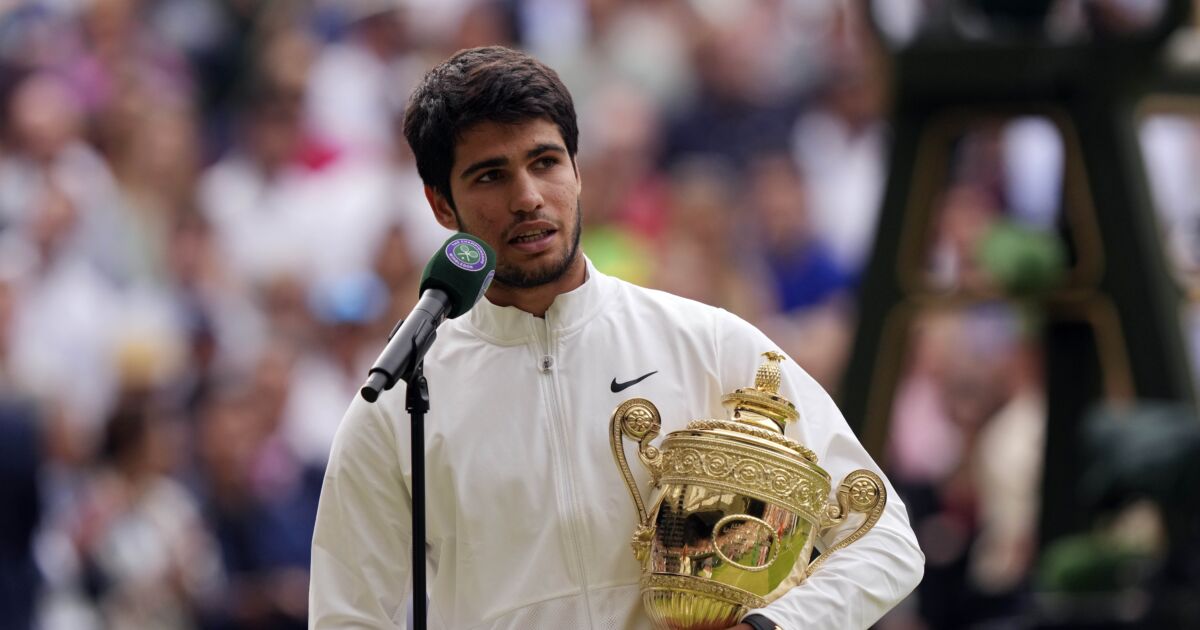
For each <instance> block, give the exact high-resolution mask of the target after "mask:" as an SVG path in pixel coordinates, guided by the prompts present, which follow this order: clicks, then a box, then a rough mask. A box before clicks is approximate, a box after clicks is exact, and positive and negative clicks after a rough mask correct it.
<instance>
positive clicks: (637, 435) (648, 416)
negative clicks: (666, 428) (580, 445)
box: [608, 398, 662, 561]
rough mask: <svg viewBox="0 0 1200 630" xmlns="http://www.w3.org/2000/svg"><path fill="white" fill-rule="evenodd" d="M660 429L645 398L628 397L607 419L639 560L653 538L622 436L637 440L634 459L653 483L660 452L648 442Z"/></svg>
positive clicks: (659, 466)
mask: <svg viewBox="0 0 1200 630" xmlns="http://www.w3.org/2000/svg"><path fill="white" fill-rule="evenodd" d="M661 428H662V417H661V416H660V415H659V413H658V408H657V407H655V406H654V403H652V402H650V401H649V400H646V399H645V398H631V399H629V400H627V401H625V402H623V403H621V405H620V406H619V407H617V409H616V411H614V412H613V415H612V419H611V420H609V423H608V429H609V442H610V444H611V446H612V453H613V459H615V460H616V462H617V468H618V469H620V471H621V477H622V478H623V479H625V486H626V487H627V488H629V496H631V497H633V504H634V506H635V507H636V508H637V512H638V528H637V531H636V532H635V533H634V535H633V542H632V545H633V554H634V555H635V556H636V557H637V559H638V560H639V561H641V560H645V559H646V557H647V556H648V555H649V553H650V541H651V540H652V539H653V537H654V527H653V526H652V525H651V524H650V513H649V511H647V510H646V503H645V501H644V500H643V499H642V493H641V492H639V491H638V487H637V481H636V480H635V479H634V478H633V471H632V470H630V469H629V462H628V461H627V460H626V459H625V448H624V443H623V441H622V436H624V437H628V438H629V439H631V440H634V441H636V442H637V443H638V459H640V460H642V464H643V465H644V466H646V468H647V469H649V471H650V482H651V484H652V485H655V486H657V485H658V481H659V479H660V478H661V477H662V451H660V450H659V449H658V448H656V447H654V446H652V445H651V444H650V441H651V440H653V439H654V438H655V437H657V436H658V433H659V430H660V429H661Z"/></svg>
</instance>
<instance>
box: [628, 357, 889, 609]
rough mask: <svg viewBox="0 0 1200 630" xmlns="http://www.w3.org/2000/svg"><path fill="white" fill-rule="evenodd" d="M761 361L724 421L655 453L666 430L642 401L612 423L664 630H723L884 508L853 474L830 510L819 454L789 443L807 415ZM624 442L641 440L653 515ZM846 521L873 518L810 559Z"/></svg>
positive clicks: (650, 600)
mask: <svg viewBox="0 0 1200 630" xmlns="http://www.w3.org/2000/svg"><path fill="white" fill-rule="evenodd" d="M763 356H765V357H766V359H767V360H766V362H764V363H763V364H762V365H760V366H759V368H758V371H757V373H756V374H755V378H754V387H752V388H742V389H739V390H737V391H735V392H733V393H732V394H728V395H726V396H725V397H724V399H723V400H722V402H723V403H724V404H725V406H726V408H727V409H728V410H729V416H730V418H729V419H727V420H694V421H692V422H691V423H690V424H688V427H687V429H685V430H682V431H675V432H673V433H671V434H669V435H667V437H666V438H664V439H663V442H662V448H661V449H659V448H656V447H655V446H652V445H651V444H650V441H651V440H653V439H654V438H655V437H656V436H658V434H659V430H660V428H661V426H662V421H661V418H660V416H659V413H658V409H657V408H656V407H655V406H654V404H653V403H651V402H650V401H648V400H646V399H644V398H634V399H631V400H627V401H625V402H624V403H622V404H621V405H620V406H619V407H617V410H616V411H614V412H613V415H612V420H611V422H610V425H609V434H610V438H611V442H612V451H613V457H614V458H615V459H616V462H617V467H618V468H620V470H621V475H622V476H623V477H624V479H625V484H626V485H627V486H628V487H629V493H630V494H631V495H632V496H633V502H634V504H635V505H636V506H637V511H638V518H639V519H640V522H639V523H638V527H637V530H636V532H635V533H634V536H633V552H634V555H635V556H636V557H637V559H638V561H639V562H641V563H642V580H641V591H642V603H643V605H644V606H645V608H646V612H647V613H648V614H649V616H650V620H651V621H652V622H653V623H654V626H655V627H656V628H659V629H660V630H724V629H725V628H728V627H730V626H734V625H737V623H738V622H739V620H740V619H741V618H742V616H744V615H745V614H746V612H747V611H749V610H751V609H754V608H761V607H763V606H766V605H767V603H769V602H771V601H773V600H774V599H775V598H777V597H779V596H780V595H782V594H783V593H784V592H786V591H787V590H789V589H790V588H792V587H794V586H796V585H797V584H799V583H801V582H803V581H804V580H805V579H806V578H807V577H808V576H809V575H811V574H812V572H813V571H815V570H816V569H817V567H819V566H820V565H821V563H822V562H823V561H824V560H825V559H826V558H828V557H829V555H830V554H831V553H833V552H835V551H837V550H838V549H841V548H843V547H845V546H847V545H849V544H850V543H852V542H854V541H856V540H858V539H859V538H861V537H862V536H863V534H865V533H867V531H868V530H870V529H871V528H872V527H873V526H874V525H875V523H876V522H877V521H878V520H879V517H880V515H881V514H882V513H883V508H884V505H885V504H886V503H887V494H886V490H885V488H884V485H883V481H882V480H880V478H879V477H878V476H877V475H876V474H875V473H873V472H871V471H869V470H861V469H860V470H855V471H854V472H852V473H850V474H849V475H846V478H845V479H843V480H842V483H841V486H840V487H839V488H838V492H837V502H836V504H831V503H830V501H829V490H830V478H829V473H827V472H825V471H824V470H822V469H821V467H820V466H818V465H817V457H816V455H815V454H814V453H813V452H812V451H811V450H809V449H808V448H805V447H804V446H803V445H801V444H800V443H799V442H796V441H794V440H790V439H788V438H786V437H784V435H783V427H784V425H785V424H786V423H787V422H789V421H794V420H796V419H798V418H799V414H798V413H797V412H796V406H795V405H793V404H792V403H791V402H790V401H788V400H787V399H785V398H783V397H782V396H780V395H779V383H780V371H779V362H780V361H781V360H783V359H784V358H785V357H784V356H783V355H781V354H778V353H775V352H767V353H765V354H764V355H763ZM622 436H624V437H628V438H630V439H632V440H634V441H635V442H637V443H638V458H639V459H641V460H642V463H643V464H644V465H645V466H646V468H647V469H649V471H650V481H651V486H652V489H653V494H652V498H651V508H650V509H649V510H647V509H646V503H645V502H643V500H642V495H641V493H640V492H639V491H638V488H637V484H636V482H635V481H634V478H633V473H632V471H630V469H629V464H628V462H627V461H626V458H625V450H624V447H623V443H622ZM850 512H860V513H864V514H865V515H866V520H864V521H863V523H862V524H861V525H860V526H859V527H858V529H856V530H855V531H854V532H853V533H851V534H850V535H848V536H846V537H845V538H843V539H842V540H840V541H838V542H837V543H836V544H834V545H833V546H831V547H829V548H828V549H826V550H825V552H824V553H823V554H821V556H820V557H818V558H817V559H816V560H811V558H812V552H813V541H814V539H815V538H816V537H817V536H818V535H820V534H821V533H822V532H823V531H825V530H827V529H829V528H831V527H833V526H835V525H839V524H841V523H842V522H843V520H844V519H845V518H846V517H847V515H848V514H849V513H850Z"/></svg>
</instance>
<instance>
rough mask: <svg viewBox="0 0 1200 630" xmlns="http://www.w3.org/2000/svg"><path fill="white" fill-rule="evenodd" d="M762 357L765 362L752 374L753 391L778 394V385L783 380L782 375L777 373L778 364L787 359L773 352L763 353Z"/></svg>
mask: <svg viewBox="0 0 1200 630" xmlns="http://www.w3.org/2000/svg"><path fill="white" fill-rule="evenodd" d="M762 355H763V358H765V359H766V361H765V362H764V363H763V364H762V365H760V366H758V371H757V372H755V373H754V389H757V390H759V391H764V392H767V393H768V394H778V393H779V383H780V382H782V380H783V374H782V373H781V372H780V371H779V362H780V361H782V360H784V359H786V358H787V357H785V356H783V355H782V354H779V353H778V352H775V351H774V350H771V351H768V352H764V353H762Z"/></svg>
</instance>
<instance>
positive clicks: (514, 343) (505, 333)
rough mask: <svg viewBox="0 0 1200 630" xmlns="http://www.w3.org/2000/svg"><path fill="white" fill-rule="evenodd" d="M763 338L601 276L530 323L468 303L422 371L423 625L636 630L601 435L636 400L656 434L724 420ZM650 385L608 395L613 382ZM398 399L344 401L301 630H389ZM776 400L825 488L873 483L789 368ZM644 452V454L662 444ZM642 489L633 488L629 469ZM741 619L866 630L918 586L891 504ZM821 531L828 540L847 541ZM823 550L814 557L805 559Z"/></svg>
mask: <svg viewBox="0 0 1200 630" xmlns="http://www.w3.org/2000/svg"><path fill="white" fill-rule="evenodd" d="M775 349H777V346H775V345H774V344H772V343H771V342H770V340H768V339H767V338H766V337H765V336H764V335H763V334H762V333H761V332H759V331H758V330H757V329H755V328H754V327H753V326H751V325H749V324H747V323H746V322H744V321H743V320H741V319H739V318H737V317H736V316H734V315H732V314H730V313H728V312H726V311H723V310H720V309H716V308H712V307H709V306H705V305H703V304H699V303H696V302H692V301H689V300H685V299H683V298H679V297H675V296H672V295H669V294H666V293H662V292H658V291H651V290H647V289H642V288H639V287H636V286H634V285H631V284H628V283H626V282H623V281H620V280H617V279H615V278H612V277H609V276H605V275H602V274H600V273H598V272H597V271H596V270H595V269H594V268H593V267H592V266H591V265H590V263H589V265H588V280H587V281H586V282H585V283H584V284H583V285H582V286H581V287H580V288H578V289H576V290H574V291H572V292H570V293H566V294H563V295H560V296H559V297H558V298H557V299H556V300H555V302H554V304H553V305H552V306H551V307H550V309H549V310H548V311H547V313H546V317H545V318H544V319H539V318H536V317H533V316H531V315H529V314H528V313H525V312H523V311H520V310H517V309H515V308H511V307H505V308H502V307H498V306H495V305H493V304H491V303H490V302H488V301H486V300H483V301H481V302H480V303H479V304H478V305H476V307H475V308H474V309H473V310H472V311H471V312H469V313H468V314H467V315H464V316H463V317H461V318H459V319H457V320H452V321H449V322H447V323H446V324H445V325H443V326H442V328H441V329H440V330H439V331H438V340H437V342H436V343H435V344H434V346H433V348H432V349H431V350H430V352H429V354H428V355H427V356H426V358H425V374H426V376H427V377H428V379H429V390H430V397H431V404H430V407H431V409H430V413H429V415H428V417H427V421H426V427H425V444H426V446H425V458H426V471H427V478H426V479H427V488H428V489H427V499H426V500H427V510H428V517H427V521H426V523H427V537H426V539H427V544H428V550H429V577H428V583H429V598H430V604H429V627H430V628H455V629H473V628H520V629H523V630H524V629H527V628H571V629H576V628H591V629H609V628H629V629H634V628H637V629H644V628H645V629H648V628H650V625H649V622H648V621H647V619H646V617H645V614H644V613H643V612H642V606H641V599H640V597H639V594H638V578H639V567H638V564H637V562H636V561H635V559H634V557H633V553H632V551H631V550H630V547H629V541H630V538H631V536H632V533H633V530H634V527H635V525H636V519H637V516H636V510H635V508H634V505H633V502H632V501H631V499H630V497H629V494H628V490H626V487H625V484H624V483H623V482H622V480H621V476H620V474H619V473H618V471H617V468H616V465H615V464H614V463H613V457H612V453H611V451H610V447H609V437H608V422H609V417H610V415H611V414H612V412H613V410H614V409H615V408H616V407H617V405H618V404H620V403H621V402H623V401H625V400H627V399H629V398H633V397H644V398H648V399H650V400H651V401H653V402H654V403H655V404H656V405H657V406H658V408H659V410H660V411H661V412H662V418H663V434H664V435H665V434H667V433H669V432H670V431H674V430H677V429H681V428H683V427H684V426H685V425H686V424H687V422H689V421H690V420H694V419H698V418H724V417H725V411H724V409H723V408H722V406H721V396H722V395H723V394H726V393H728V392H731V391H733V390H734V389H736V388H738V387H747V386H751V385H753V380H754V372H755V369H756V368H757V366H758V364H759V362H760V361H761V357H760V355H761V353H763V352H764V351H767V350H775ZM649 372H654V374H652V375H651V376H649V377H647V378H645V379H644V380H642V381H641V382H639V383H637V384H636V385H633V386H630V387H629V388H628V389H626V390H624V391H621V392H619V393H613V392H612V391H610V390H611V386H612V383H613V382H614V381H617V382H626V381H630V380H633V379H635V378H638V377H640V376H642V375H644V374H647V373H649ZM403 390H404V386H403V384H400V385H398V386H397V387H396V388H395V389H393V390H392V391H390V392H387V393H385V394H384V395H383V396H381V397H380V400H379V402H378V403H377V404H368V403H366V402H364V401H363V400H362V399H361V398H360V397H356V398H355V400H354V402H353V403H352V404H351V406H350V409H349V411H347V413H346V416H345V418H344V419H343V420H342V424H341V427H340V428H339V430H338V434H337V437H336V439H335V440H334V444H333V451H332V453H331V456H330V460H329V467H328V470H327V471H326V473H325V483H324V487H323V489H322V492H321V502H320V508H319V510H318V513H317V525H316V533H315V535H314V537H313V557H312V578H311V580H312V581H311V588H310V618H311V621H310V627H312V628H346V627H354V628H383V627H393V626H401V625H403V623H404V622H403V619H404V615H405V610H404V603H405V599H406V597H407V595H408V591H409V590H410V589H411V580H410V572H409V564H410V558H411V547H410V540H411V523H410V518H411V511H410V506H411V503H410V480H411V478H410V470H411V469H410V465H409V463H410V462H409V459H410V458H409V423H408V415H407V413H406V412H405V410H404V391H403ZM781 393H783V394H784V395H785V396H787V397H788V398H789V399H790V400H792V401H793V402H794V403H796V406H797V407H798V408H799V410H800V412H801V419H800V421H799V422H796V423H793V424H791V425H789V427H788V429H787V434H788V435H789V436H790V437H792V438H794V439H797V440H799V441H800V442H802V443H803V444H805V445H806V446H808V447H810V448H812V449H813V450H814V451H816V453H817V455H818V456H819V458H820V464H821V466H822V467H823V468H825V470H827V471H828V472H829V473H830V475H831V476H832V477H833V483H834V486H835V488H836V485H837V483H838V482H839V481H840V480H841V478H842V477H843V476H844V475H845V474H846V473H848V472H849V471H851V470H853V469H855V468H869V469H872V470H875V471H878V470H879V469H878V467H877V466H876V465H875V463H874V462H873V461H872V460H871V458H870V457H869V456H868V455H867V453H866V452H865V451H864V450H863V448H862V446H861V445H860V444H859V442H858V440H857V439H856V438H855V437H854V434H853V433H852V432H851V431H850V429H849V427H848V426H847V425H846V422H845V420H844V419H843V418H842V415H841V413H840V412H839V411H838V410H837V408H836V407H835V406H834V404H833V402H832V401H831V400H830V398H829V396H828V395H826V393H825V392H824V391H823V390H822V389H821V387H820V386H819V385H817V383H816V382H815V381H813V380H812V378H810V377H809V376H808V375H807V374H806V373H805V372H804V371H803V370H801V369H800V368H799V367H797V366H796V364H795V363H793V362H785V367H784V383H783V387H782V389H781ZM660 439H661V438H660ZM633 466H634V467H635V474H636V475H638V479H639V485H640V486H641V487H642V488H646V487H647V483H648V477H647V475H646V474H645V471H644V470H641V468H640V466H639V465H638V464H637V463H636V462H634V463H633ZM888 490H889V494H888V496H889V499H888V504H887V510H886V512H885V514H884V516H883V517H882V518H881V519H880V521H879V523H878V524H877V525H876V526H875V528H874V529H873V530H871V532H870V533H869V534H868V535H866V536H865V537H863V538H862V539H861V540H859V541H857V542H855V543H854V544H852V545H850V546H849V547H847V548H846V549H843V550H841V551H839V552H838V553H836V554H834V555H833V556H831V557H830V559H829V560H828V562H826V563H825V565H824V566H823V567H822V568H821V569H820V570H818V571H817V572H816V573H815V574H814V575H813V577H812V578H810V579H809V580H808V581H807V582H806V583H804V584H803V585H801V586H799V587H797V588H795V589H793V590H792V591H790V592H788V593H787V594H785V595H784V596H783V597H781V598H780V599H778V600H776V601H775V602H773V603H772V604H770V605H769V606H768V607H767V608H765V609H763V610H761V611H757V612H761V613H763V614H766V615H767V616H768V617H769V618H771V619H772V620H773V621H775V622H776V623H777V624H779V625H780V626H782V627H783V628H785V629H790V628H797V629H799V628H804V629H805V630H814V629H817V628H831V629H832V628H836V629H839V630H842V629H847V628H865V627H866V626H868V625H870V624H871V623H873V622H874V621H875V620H876V619H878V618H879V617H880V616H881V615H882V614H883V613H884V612H885V611H887V610H888V609H889V608H891V607H892V606H893V605H895V604H896V603H897V602H899V601H900V600H901V599H902V598H903V597H904V596H905V595H907V594H908V593H909V592H910V591H911V590H912V589H913V588H914V587H915V586H916V584H917V583H918V582H919V581H920V578H921V575H922V571H923V567H924V556H923V555H922V554H921V551H920V549H919V548H918V547H917V543H916V540H915V538H914V536H913V532H912V529H911V527H910V526H909V523H908V518H907V516H906V515H905V511H904V505H903V504H902V503H901V501H900V499H899V498H898V497H897V496H896V493H895V492H894V491H893V490H892V488H891V486H890V484H889V486H888ZM849 520H850V521H851V522H850V523H847V524H846V525H845V526H843V528H841V529H836V530H834V531H831V532H829V533H828V534H827V535H826V536H825V537H824V539H823V541H822V542H823V543H824V545H829V544H832V543H833V542H834V541H836V540H837V539H839V538H841V537H842V536H844V535H845V534H846V533H848V532H849V531H851V530H852V529H853V526H854V525H856V524H857V522H858V521H857V520H854V519H849ZM818 545H819V546H820V543H819V544H818Z"/></svg>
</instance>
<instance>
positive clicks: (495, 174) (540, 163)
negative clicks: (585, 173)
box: [475, 155, 561, 184]
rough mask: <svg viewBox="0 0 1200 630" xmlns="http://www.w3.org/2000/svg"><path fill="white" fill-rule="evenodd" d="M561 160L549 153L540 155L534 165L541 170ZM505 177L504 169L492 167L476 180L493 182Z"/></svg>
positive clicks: (551, 166) (487, 182)
mask: <svg viewBox="0 0 1200 630" xmlns="http://www.w3.org/2000/svg"><path fill="white" fill-rule="evenodd" d="M560 162H561V161H560V160H559V159H558V158H557V157H555V156H552V155H548V156H545V157H540V158H538V159H537V160H534V162H533V166H534V168H537V169H540V170H546V169H550V168H554V167H555V166H557V165H558V164H559V163H560ZM503 177H504V171H502V170H500V169H498V168H494V169H491V170H488V171H484V172H483V173H482V174H480V175H479V177H478V178H476V180H475V181H476V182H478V183H480V184H489V183H491V182H495V181H499V180H500V179H502V178H503Z"/></svg>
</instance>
